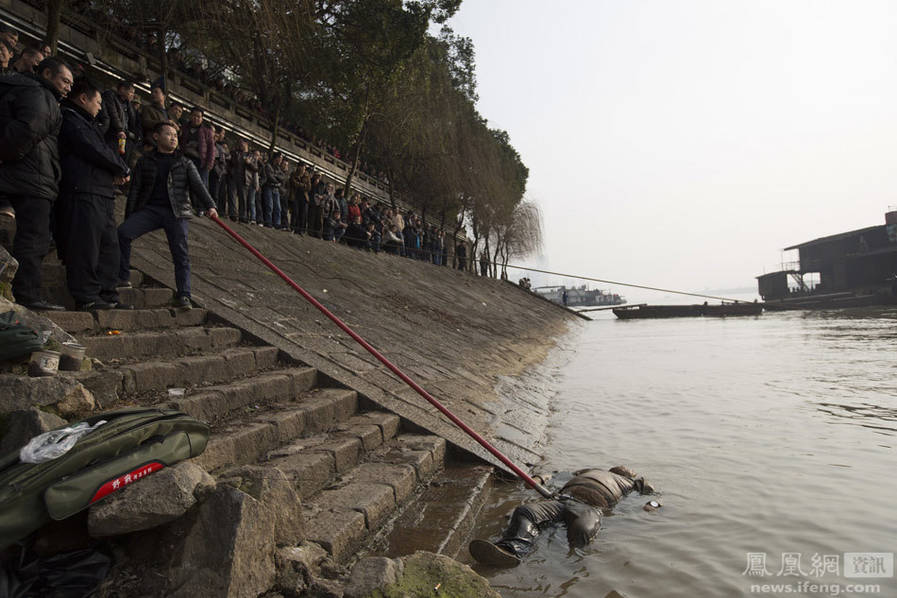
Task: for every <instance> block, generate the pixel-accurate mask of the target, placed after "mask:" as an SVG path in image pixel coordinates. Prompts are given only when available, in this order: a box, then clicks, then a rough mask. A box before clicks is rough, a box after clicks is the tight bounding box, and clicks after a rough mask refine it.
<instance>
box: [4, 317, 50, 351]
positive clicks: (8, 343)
mask: <svg viewBox="0 0 897 598" xmlns="http://www.w3.org/2000/svg"><path fill="white" fill-rule="evenodd" d="M43 346H44V341H43V340H41V337H40V335H39V334H38V333H37V332H35V331H34V330H33V329H32V328H31V327H29V326H25V325H24V324H22V323H20V322H19V320H18V314H17V313H16V312H14V311H8V312H6V313H4V314H0V361H6V360H8V359H18V358H19V357H24V356H25V355H29V354H31V353H34V352H35V351H37V350H38V349H40V348H41V347H43Z"/></svg>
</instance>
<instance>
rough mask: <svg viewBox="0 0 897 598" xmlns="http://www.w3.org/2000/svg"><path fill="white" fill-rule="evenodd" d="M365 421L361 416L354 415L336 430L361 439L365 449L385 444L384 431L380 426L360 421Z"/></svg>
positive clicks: (369, 449) (341, 433) (344, 434)
mask: <svg viewBox="0 0 897 598" xmlns="http://www.w3.org/2000/svg"><path fill="white" fill-rule="evenodd" d="M359 421H365V420H363V419H361V420H360V418H357V417H352V418H349V421H348V422H346V423H344V424H340V425H338V426H337V427H336V431H337V432H338V433H339V434H340V435H343V436H351V437H353V438H357V439H358V440H360V441H361V447H362V448H363V449H364V450H365V451H371V450H374V449H375V448H377V447H378V446H380V445H382V444H383V433H382V432H381V431H380V428H379V426H375V425H373V424H369V423H359Z"/></svg>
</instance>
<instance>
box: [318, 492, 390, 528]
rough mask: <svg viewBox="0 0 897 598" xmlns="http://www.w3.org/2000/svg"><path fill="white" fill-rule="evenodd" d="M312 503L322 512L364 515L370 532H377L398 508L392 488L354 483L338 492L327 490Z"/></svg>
mask: <svg viewBox="0 0 897 598" xmlns="http://www.w3.org/2000/svg"><path fill="white" fill-rule="evenodd" d="M312 503H313V505H312V506H315V505H317V506H320V508H321V511H322V512H330V513H335V514H337V513H348V512H351V511H358V512H360V513H363V514H364V518H365V527H367V529H368V530H370V531H374V530H376V529H377V528H378V527H379V526H380V524H381V523H383V521H384V520H385V519H386V518H387V517H388V516H389V514H390V513H392V512H393V510H395V507H396V502H395V495H394V493H393V490H392V487H390V486H387V485H386V484H371V483H366V482H353V483H350V484H348V485H346V486H343V487H342V488H338V489H336V490H325V491H323V492H321V494H320V495H319V496H317V497H315V499H314V500H313V501H312Z"/></svg>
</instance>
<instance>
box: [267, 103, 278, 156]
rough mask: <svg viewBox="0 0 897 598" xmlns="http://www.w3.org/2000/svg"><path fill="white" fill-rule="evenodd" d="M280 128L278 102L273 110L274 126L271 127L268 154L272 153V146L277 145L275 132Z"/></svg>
mask: <svg viewBox="0 0 897 598" xmlns="http://www.w3.org/2000/svg"><path fill="white" fill-rule="evenodd" d="M279 130H280V102H278V103H277V108H275V110H274V126H273V127H271V143H270V144H268V156H269V157H270V156H271V155H273V154H274V148H275V147H277V132H278V131H279Z"/></svg>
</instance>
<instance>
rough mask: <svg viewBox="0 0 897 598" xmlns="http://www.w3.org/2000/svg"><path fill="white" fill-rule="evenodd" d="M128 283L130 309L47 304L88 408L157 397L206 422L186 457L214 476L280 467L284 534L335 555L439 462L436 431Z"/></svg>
mask: <svg viewBox="0 0 897 598" xmlns="http://www.w3.org/2000/svg"><path fill="white" fill-rule="evenodd" d="M132 281H134V283H135V287H134V288H128V289H120V294H121V300H122V301H123V302H127V303H131V304H133V305H135V306H136V307H137V309H134V310H109V311H98V312H95V313H87V312H75V311H65V312H56V313H48V314H47V315H48V317H50V318H51V319H53V320H54V321H55V322H56V323H57V324H58V325H60V326H61V327H62V328H63V329H65V330H66V331H68V332H70V333H72V334H74V335H76V336H77V338H78V339H79V341H80V342H81V343H82V344H84V345H85V347H86V348H87V356H88V357H91V358H94V359H95V360H96V361H94V368H93V369H92V370H89V371H82V372H77V373H75V374H74V377H75V378H76V379H77V380H78V381H79V382H80V383H81V384H82V385H83V386H84V387H86V388H87V389H88V390H90V391H91V392H92V394H93V395H94V398H95V400H96V402H97V409H103V410H105V409H114V408H118V407H122V406H126V405H135V404H139V405H159V406H166V407H174V408H177V409H180V410H182V411H184V412H186V413H189V414H190V415H193V416H194V417H196V418H198V419H201V420H203V421H206V422H208V423H209V424H210V425H211V427H212V434H211V436H210V439H209V443H208V445H207V447H206V450H205V452H204V453H203V454H202V455H200V456H199V457H198V458H196V459H194V460H193V463H195V464H197V465H199V466H201V467H202V468H203V469H204V470H205V471H207V472H209V473H210V474H211V475H212V477H213V478H215V479H217V480H228V479H232V478H233V476H234V475H236V474H237V472H239V470H240V468H245V467H246V466H250V467H256V468H262V469H263V470H266V471H267V470H270V471H272V472H273V470H274V469H276V470H279V472H282V475H283V476H285V478H286V479H287V480H288V481H289V483H290V484H291V485H292V487H293V489H294V490H295V495H296V496H297V497H298V499H299V500H298V501H296V503H295V505H294V513H293V517H295V518H301V521H302V523H303V524H302V525H300V526H297V528H296V529H302V530H304V532H303V533H302V534H300V536H301V537H293V538H291V539H289V540H288V541H287V542H286V543H287V544H290V543H292V544H294V545H298V544H299V543H301V542H307V541H311V542H314V543H316V544H318V545H319V546H321V547H323V548H324V549H325V550H326V551H327V553H328V555H329V556H330V557H331V558H332V559H333V561H335V562H336V563H347V562H348V561H350V560H351V559H352V557H353V556H354V555H355V554H356V553H357V552H358V551H359V550H361V549H363V548H364V547H365V546H366V545H368V544H370V542H371V541H372V540H374V539H375V538H381V542H382V538H383V537H385V536H386V535H388V534H389V532H390V529H391V527H392V526H393V525H394V524H395V522H396V521H397V520H398V519H399V518H400V517H401V516H402V514H403V513H405V512H406V511H407V509H406V507H407V506H408V505H416V504H418V503H419V501H420V500H421V496H423V492H424V489H425V488H426V487H427V486H426V484H427V483H428V482H429V480H431V479H433V477H434V476H435V475H440V474H441V472H443V470H444V467H445V463H446V443H445V440H444V439H442V438H440V437H438V436H434V435H429V434H425V433H420V431H419V430H406V429H405V426H404V425H403V422H402V421H401V420H400V418H399V417H398V416H396V415H394V414H392V413H389V412H385V411H381V410H378V409H376V406H375V405H373V404H369V403H368V402H367V401H366V400H364V399H360V398H359V396H358V394H357V393H356V392H355V391H353V390H350V389H345V388H337V387H334V386H333V385H331V384H329V383H328V379H327V378H326V377H325V376H321V375H320V374H319V373H318V372H317V371H316V370H315V369H313V368H310V367H307V366H304V365H303V364H300V363H296V362H294V361H293V360H292V359H290V358H289V357H288V356H287V355H285V354H283V353H281V352H279V351H278V350H277V349H276V348H275V347H270V346H264V345H261V344H259V343H257V342H256V341H255V340H254V339H253V338H248V337H247V336H246V335H245V334H244V333H243V332H242V331H241V330H239V329H237V328H234V327H231V326H228V325H227V324H226V323H223V322H218V321H215V319H214V318H213V317H211V316H210V314H209V313H208V312H207V311H206V310H204V309H200V308H194V309H192V310H189V311H178V310H175V309H172V308H169V307H167V305H168V304H169V302H170V301H171V298H172V291H171V290H170V289H166V288H162V287H159V286H153V284H152V282H150V281H144V280H143V278H142V276H140V273H139V272H133V273H132ZM51 299H52V300H56V301H60V300H62V299H61V298H60V297H58V296H52V295H51ZM66 303H68V304H69V305H70V304H71V302H70V301H67V302H66ZM61 374H62V373H61ZM83 415H87V413H84V414H83ZM481 467H482V466H481ZM484 469H489V468H484ZM277 475H281V474H280V473H278V474H277ZM135 488H139V485H137V486H136V487H135ZM437 493H438V491H437ZM284 540H285V539H283V538H279V539H278V543H281V544H282V543H283V541H284ZM413 548H414V547H412V550H413Z"/></svg>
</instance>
